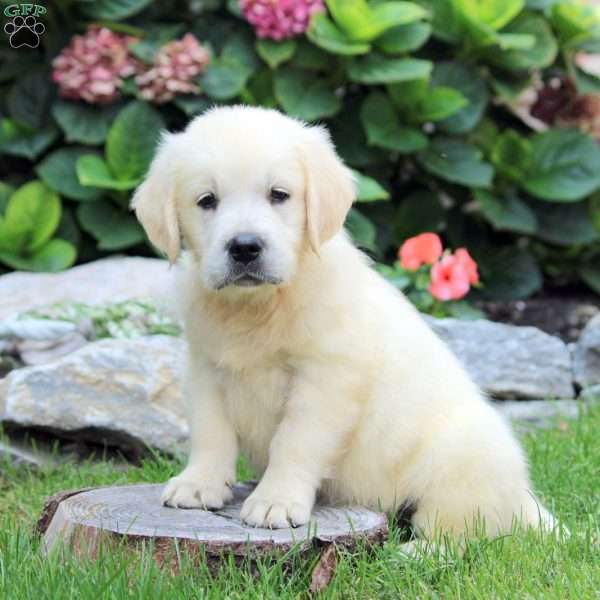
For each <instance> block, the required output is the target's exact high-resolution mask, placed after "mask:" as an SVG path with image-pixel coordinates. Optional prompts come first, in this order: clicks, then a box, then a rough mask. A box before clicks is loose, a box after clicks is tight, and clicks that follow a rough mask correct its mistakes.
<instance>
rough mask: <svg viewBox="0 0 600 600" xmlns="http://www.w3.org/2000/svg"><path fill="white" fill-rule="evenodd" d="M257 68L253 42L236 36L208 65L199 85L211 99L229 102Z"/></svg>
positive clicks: (230, 39) (257, 63)
mask: <svg viewBox="0 0 600 600" xmlns="http://www.w3.org/2000/svg"><path fill="white" fill-rule="evenodd" d="M258 67H259V61H258V58H257V57H256V55H255V53H254V47H253V41H251V40H250V39H249V38H248V37H247V36H246V35H244V34H236V35H233V36H231V37H230V38H229V39H228V40H227V43H226V44H225V45H224V46H223V50H222V51H221V55H220V56H219V58H217V59H213V60H212V61H211V62H210V63H209V65H208V68H207V69H206V72H205V73H204V75H203V76H202V78H201V79H200V83H201V86H202V88H203V89H204V91H205V92H206V93H207V94H208V95H209V96H210V97H211V98H215V99H216V100H229V99H231V98H235V97H236V96H238V95H239V94H240V93H241V92H242V90H243V89H244V88H245V87H246V83H247V82H248V79H250V77H251V76H252V74H253V73H254V72H255V71H256V70H257V69H258Z"/></svg>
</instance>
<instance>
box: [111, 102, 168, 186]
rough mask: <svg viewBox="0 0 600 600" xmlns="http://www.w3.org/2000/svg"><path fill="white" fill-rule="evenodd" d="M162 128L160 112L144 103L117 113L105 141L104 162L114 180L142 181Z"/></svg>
mask: <svg viewBox="0 0 600 600" xmlns="http://www.w3.org/2000/svg"><path fill="white" fill-rule="evenodd" d="M164 127H165V124H164V121H163V119H162V117H161V115H160V113H158V112H157V111H156V110H155V109H153V108H152V107H151V106H149V105H148V104H146V103H145V102H140V101H135V102H131V103H130V104H128V105H127V106H126V107H125V108H124V109H123V110H122V111H121V112H119V115H118V116H117V118H116V119H115V122H114V123H113V125H112V126H111V128H110V131H109V132H108V137H107V139H106V162H107V163H108V167H109V170H110V172H111V173H112V174H113V175H114V177H115V178H116V179H118V180H121V181H129V182H130V181H139V180H141V179H142V177H143V176H144V175H145V173H146V171H147V170H148V167H149V165H150V161H151V160H152V157H153V156H154V151H155V149H156V143H157V141H158V138H159V135H160V132H161V130H162V129H164Z"/></svg>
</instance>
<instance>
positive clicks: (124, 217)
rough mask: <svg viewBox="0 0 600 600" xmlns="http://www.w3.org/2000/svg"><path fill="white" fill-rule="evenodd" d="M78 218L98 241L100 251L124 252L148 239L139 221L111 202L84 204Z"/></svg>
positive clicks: (79, 209)
mask: <svg viewBox="0 0 600 600" xmlns="http://www.w3.org/2000/svg"><path fill="white" fill-rule="evenodd" d="M77 218H78V219H79V222H80V223H81V226H82V227H83V229H84V230H85V231H87V232H88V233H89V234H90V235H92V236H93V237H94V238H95V239H96V240H98V248H99V249H100V250H123V249H124V248H129V247H131V246H135V245H136V244H139V243H141V242H143V241H144V240H145V239H146V237H145V234H144V231H143V229H142V228H141V226H140V224H139V223H138V222H137V219H136V218H135V217H134V216H133V215H131V214H128V213H126V212H124V211H123V210H121V209H119V208H117V207H116V206H115V205H113V204H111V203H110V202H90V203H88V204H82V205H81V206H79V208H78V209H77Z"/></svg>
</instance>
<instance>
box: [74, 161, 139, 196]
mask: <svg viewBox="0 0 600 600" xmlns="http://www.w3.org/2000/svg"><path fill="white" fill-rule="evenodd" d="M75 170H76V172H77V179H78V180H79V183H80V184H81V185H82V186H89V187H91V188H101V189H106V190H121V191H124V190H130V189H132V188H134V187H135V186H136V185H137V184H138V183H139V182H140V180H139V179H137V178H136V179H131V180H121V179H115V178H114V177H113V175H112V173H111V172H110V170H109V168H108V165H107V164H106V162H105V161H104V159H103V158H102V157H101V156H98V155H97V154H84V155H82V156H80V157H79V158H78V159H77V163H76V165H75Z"/></svg>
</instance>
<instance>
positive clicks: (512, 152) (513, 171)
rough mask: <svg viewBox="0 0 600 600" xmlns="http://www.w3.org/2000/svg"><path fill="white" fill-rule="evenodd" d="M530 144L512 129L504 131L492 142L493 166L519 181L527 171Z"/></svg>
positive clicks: (529, 159)
mask: <svg viewBox="0 0 600 600" xmlns="http://www.w3.org/2000/svg"><path fill="white" fill-rule="evenodd" d="M532 153H533V151H532V147H531V143H530V142H529V140H528V139H527V138H524V137H522V136H521V135H519V134H518V133H517V132H516V131H514V130H513V129H506V130H504V131H503V132H502V133H501V134H500V135H499V136H498V137H497V138H496V139H495V141H494V144H493V146H492V152H491V159H492V163H493V164H494V166H495V167H496V168H497V169H498V171H500V172H501V173H503V174H504V175H506V176H507V177H510V178H511V179H514V180H515V181H520V180H521V179H522V178H523V176H524V174H525V173H526V172H527V170H528V169H529V165H530V164H531V157H532Z"/></svg>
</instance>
